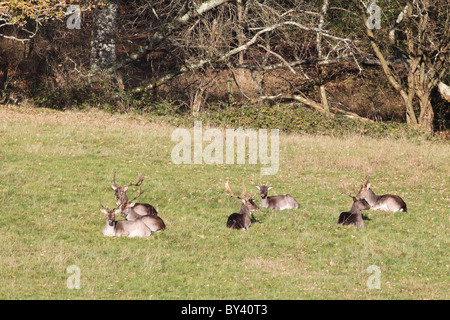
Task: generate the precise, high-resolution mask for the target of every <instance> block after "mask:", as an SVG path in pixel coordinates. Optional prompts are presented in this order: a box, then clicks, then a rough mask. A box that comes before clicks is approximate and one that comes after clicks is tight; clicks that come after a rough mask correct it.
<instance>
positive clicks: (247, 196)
mask: <svg viewBox="0 0 450 320" xmlns="http://www.w3.org/2000/svg"><path fill="white" fill-rule="evenodd" d="M241 184H242V193H241V194H240V195H239V196H237V195H235V194H234V193H233V191H231V188H230V185H229V184H228V181H227V182H225V189H226V190H227V192H228V193H229V194H230V196H232V197H233V198H236V199H245V200H248V199H250V198H251V196H249V195H247V190H246V189H245V184H244V181H243V180H241Z"/></svg>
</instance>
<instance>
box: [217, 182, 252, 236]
mask: <svg viewBox="0 0 450 320" xmlns="http://www.w3.org/2000/svg"><path fill="white" fill-rule="evenodd" d="M241 183H242V193H241V195H239V196H236V195H234V193H233V191H231V189H230V186H229V184H228V181H227V182H226V183H225V189H226V190H227V192H228V194H229V195H230V196H232V197H233V198H236V199H240V200H241V201H242V205H241V210H240V211H239V213H232V214H231V215H230V216H229V217H228V220H227V227H228V228H231V229H237V230H248V228H250V226H251V225H252V221H251V218H250V216H251V214H252V213H251V212H252V211H257V210H259V207H258V206H257V205H256V204H255V202H254V199H252V197H251V196H249V195H247V191H246V190H245V185H244V181H241Z"/></svg>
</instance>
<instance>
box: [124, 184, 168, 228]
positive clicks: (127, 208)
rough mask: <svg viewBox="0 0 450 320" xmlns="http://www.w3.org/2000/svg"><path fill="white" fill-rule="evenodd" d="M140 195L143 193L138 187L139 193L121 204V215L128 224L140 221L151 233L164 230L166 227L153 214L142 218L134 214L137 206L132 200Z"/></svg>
mask: <svg viewBox="0 0 450 320" xmlns="http://www.w3.org/2000/svg"><path fill="white" fill-rule="evenodd" d="M142 193H143V191H142V190H141V188H140V187H139V193H138V195H137V196H136V197H134V198H133V199H131V200H127V201H126V202H124V203H122V204H121V206H120V210H121V215H122V216H124V217H126V219H127V220H128V221H130V222H131V221H138V220H141V221H142V222H143V223H144V224H145V225H146V226H147V227H148V228H149V229H150V230H151V231H152V232H155V231H161V230H165V229H166V225H165V224H164V221H163V219H161V217H159V216H157V215H153V214H148V215H144V216H143V215H139V214H138V213H137V212H136V210H135V208H136V205H137V204H136V203H134V202H133V200H136V199H137V198H138V197H139V196H140V195H141V194H142Z"/></svg>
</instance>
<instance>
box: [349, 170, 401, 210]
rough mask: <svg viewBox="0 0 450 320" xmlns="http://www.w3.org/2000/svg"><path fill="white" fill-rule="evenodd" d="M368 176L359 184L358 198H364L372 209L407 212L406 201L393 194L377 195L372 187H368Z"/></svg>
mask: <svg viewBox="0 0 450 320" xmlns="http://www.w3.org/2000/svg"><path fill="white" fill-rule="evenodd" d="M369 178H370V176H369V175H367V176H366V180H365V181H364V183H363V184H362V186H361V189H360V190H359V192H358V194H357V195H356V197H358V198H359V199H364V200H366V201H367V202H368V203H369V204H370V206H371V207H372V209H373V210H383V211H392V212H396V211H403V212H407V209H406V203H405V201H403V199H402V198H400V197H399V196H396V195H393V194H385V195H382V196H377V195H376V194H375V193H374V192H373V191H372V189H370V187H371V185H370V183H369Z"/></svg>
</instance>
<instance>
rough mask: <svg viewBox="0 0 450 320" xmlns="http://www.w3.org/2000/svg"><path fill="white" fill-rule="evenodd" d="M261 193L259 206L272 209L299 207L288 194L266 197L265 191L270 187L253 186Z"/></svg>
mask: <svg viewBox="0 0 450 320" xmlns="http://www.w3.org/2000/svg"><path fill="white" fill-rule="evenodd" d="M255 187H256V189H258V190H259V191H260V193H261V207H263V208H269V209H274V210H284V209H297V208H298V207H299V204H298V202H297V201H296V200H295V199H294V198H293V197H292V196H291V195H289V194H286V195H283V196H272V197H268V196H267V193H268V191H269V190H271V189H272V187H267V186H265V185H262V186H255Z"/></svg>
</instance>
